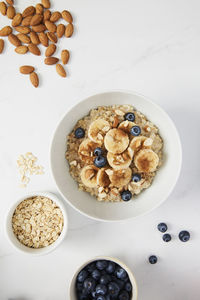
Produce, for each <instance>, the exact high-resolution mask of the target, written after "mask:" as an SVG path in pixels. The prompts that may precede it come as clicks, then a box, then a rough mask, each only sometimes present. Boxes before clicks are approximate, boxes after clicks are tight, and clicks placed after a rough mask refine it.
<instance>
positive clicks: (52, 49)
mask: <svg viewBox="0 0 200 300" xmlns="http://www.w3.org/2000/svg"><path fill="white" fill-rule="evenodd" d="M55 51H56V45H54V44H51V45H49V47H48V48H47V49H46V51H45V55H46V56H47V57H50V56H52V55H53V54H54V53H55Z"/></svg>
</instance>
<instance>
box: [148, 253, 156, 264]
mask: <svg viewBox="0 0 200 300" xmlns="http://www.w3.org/2000/svg"><path fill="white" fill-rule="evenodd" d="M157 261H158V259H157V256H155V255H151V256H149V262H150V264H152V265H154V264H156V263H157Z"/></svg>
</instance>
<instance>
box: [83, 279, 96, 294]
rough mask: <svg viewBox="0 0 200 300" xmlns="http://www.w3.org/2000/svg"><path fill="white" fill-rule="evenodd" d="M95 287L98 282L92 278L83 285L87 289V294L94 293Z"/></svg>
mask: <svg viewBox="0 0 200 300" xmlns="http://www.w3.org/2000/svg"><path fill="white" fill-rule="evenodd" d="M95 286H96V281H95V280H94V279H93V278H91V277H88V278H87V279H85V281H84V283H83V287H84V288H85V289H86V291H87V292H92V291H93V290H94V289H95Z"/></svg>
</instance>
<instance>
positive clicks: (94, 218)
mask: <svg viewBox="0 0 200 300" xmlns="http://www.w3.org/2000/svg"><path fill="white" fill-rule="evenodd" d="M107 93H125V94H131V95H133V96H136V97H140V98H143V99H144V101H146V102H148V103H149V104H151V105H152V106H154V107H155V108H156V109H157V110H158V111H161V112H162V114H163V115H165V117H166V118H167V119H168V121H169V123H171V126H172V127H173V129H174V132H175V133H176V137H177V148H178V151H179V166H178V167H177V168H176V178H175V180H174V183H173V184H172V185H171V187H170V189H169V190H168V193H167V194H166V196H165V197H163V198H162V200H160V201H159V203H158V204H157V205H155V206H154V207H153V208H151V209H149V210H147V211H145V212H143V213H141V214H139V215H137V216H134V217H127V218H126V219H123V220H117V219H116V220H110V219H106V218H99V217H94V216H91V215H90V214H88V213H86V212H83V211H81V210H79V209H78V208H77V207H76V206H75V205H74V204H73V203H72V202H71V201H70V200H68V198H67V197H66V196H65V195H64V193H63V192H62V191H61V189H60V187H59V185H58V183H57V179H56V177H55V175H54V172H53V159H52V148H53V144H54V139H55V136H56V133H57V131H58V128H59V126H60V124H61V123H62V122H63V120H64V119H65V117H66V115H68V114H69V113H70V112H71V110H72V109H74V108H75V107H78V106H79V104H81V103H82V102H84V101H86V100H88V98H91V97H95V96H98V95H101V94H107ZM49 156H50V169H51V174H52V176H53V179H54V181H55V183H56V187H57V189H58V191H59V193H60V194H61V195H62V197H63V198H64V199H65V201H67V203H68V204H69V205H70V206H71V207H73V208H74V209H75V210H76V211H77V212H79V213H80V214H82V215H84V216H86V217H88V218H90V219H93V220H95V221H101V222H118V221H126V220H131V219H136V218H139V217H143V216H145V215H146V214H149V213H151V212H152V211H153V210H155V209H156V208H158V207H160V206H161V204H163V203H164V202H165V201H166V200H167V199H168V198H169V196H170V194H171V193H172V191H173V190H174V188H175V186H176V183H177V181H178V179H179V176H180V172H181V168H182V145H181V139H180V135H179V132H178V130H177V128H176V126H175V123H174V121H173V120H172V119H171V117H170V116H169V115H168V114H167V113H166V112H165V110H164V109H163V108H162V107H161V106H160V105H158V104H157V103H155V102H153V100H151V99H150V98H148V97H146V96H144V95H143V94H140V93H137V92H134V91H131V90H128V89H105V90H102V89H101V90H98V91H96V92H95V93H86V94H84V95H83V96H82V97H81V99H80V100H79V101H78V102H76V103H75V104H74V105H72V106H70V108H69V109H68V110H67V111H65V113H63V115H62V117H61V118H60V120H59V121H58V123H57V125H56V128H55V130H54V132H53V135H52V138H51V144H50V151H49Z"/></svg>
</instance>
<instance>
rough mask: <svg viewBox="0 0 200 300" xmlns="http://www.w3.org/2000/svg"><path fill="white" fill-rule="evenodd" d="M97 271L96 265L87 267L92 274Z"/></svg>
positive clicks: (92, 264)
mask: <svg viewBox="0 0 200 300" xmlns="http://www.w3.org/2000/svg"><path fill="white" fill-rule="evenodd" d="M95 269H96V266H95V263H91V264H89V265H88V266H87V270H88V272H89V273H92V272H93V271H94V270H95Z"/></svg>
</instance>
